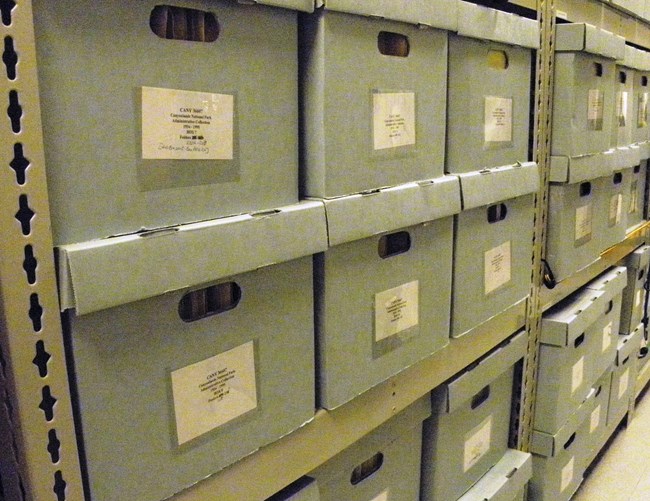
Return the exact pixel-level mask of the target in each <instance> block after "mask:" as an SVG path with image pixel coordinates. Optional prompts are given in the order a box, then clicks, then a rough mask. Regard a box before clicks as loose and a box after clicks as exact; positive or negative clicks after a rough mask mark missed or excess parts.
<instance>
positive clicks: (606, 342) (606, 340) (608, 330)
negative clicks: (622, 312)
mask: <svg viewBox="0 0 650 501" xmlns="http://www.w3.org/2000/svg"><path fill="white" fill-rule="evenodd" d="M612 329H613V322H610V323H608V324H607V325H606V326H605V327H603V348H602V350H601V351H602V353H605V352H606V351H607V348H609V347H610V346H611V345H612Z"/></svg>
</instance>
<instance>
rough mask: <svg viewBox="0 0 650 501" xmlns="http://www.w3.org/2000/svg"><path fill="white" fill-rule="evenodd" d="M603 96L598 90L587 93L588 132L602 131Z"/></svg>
mask: <svg viewBox="0 0 650 501" xmlns="http://www.w3.org/2000/svg"><path fill="white" fill-rule="evenodd" d="M604 103H605V95H604V94H603V92H602V91H601V90H599V89H591V90H590V91H589V101H588V104H587V120H588V121H589V129H590V130H603V108H604Z"/></svg>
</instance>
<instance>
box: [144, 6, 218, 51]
mask: <svg viewBox="0 0 650 501" xmlns="http://www.w3.org/2000/svg"><path fill="white" fill-rule="evenodd" d="M149 27H150V28H151V31H153V32H154V33H155V34H156V35H157V36H159V37H160V38H164V39H166V40H185V41H188V42H208V43H211V42H214V41H215V40H217V38H219V32H220V26H219V21H218V20H217V18H216V17H215V15H214V14H213V13H212V12H205V11H202V10H197V9H189V8H187V7H175V6H174V7H173V6H171V5H156V6H155V7H154V8H153V10H152V11H151V15H150V16H149Z"/></svg>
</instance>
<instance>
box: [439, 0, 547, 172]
mask: <svg viewBox="0 0 650 501" xmlns="http://www.w3.org/2000/svg"><path fill="white" fill-rule="evenodd" d="M538 45H539V25H538V23H537V22H536V21H533V20H531V19H526V18H522V17H519V16H517V15H514V14H509V13H506V12H502V11H498V10H495V9H490V8H487V7H483V6H479V5H475V4H470V3H467V2H462V1H460V2H459V3H458V34H451V35H450V36H449V80H448V85H449V92H448V103H447V109H448V112H447V150H446V155H447V157H446V164H445V171H446V172H448V173H459V172H469V171H477V170H481V169H484V168H489V167H499V166H503V165H512V164H515V163H517V162H526V161H527V160H528V157H529V155H528V138H529V131H530V126H529V125H530V124H529V117H530V105H531V94H530V79H531V64H532V63H531V61H532V53H533V49H537V47H538Z"/></svg>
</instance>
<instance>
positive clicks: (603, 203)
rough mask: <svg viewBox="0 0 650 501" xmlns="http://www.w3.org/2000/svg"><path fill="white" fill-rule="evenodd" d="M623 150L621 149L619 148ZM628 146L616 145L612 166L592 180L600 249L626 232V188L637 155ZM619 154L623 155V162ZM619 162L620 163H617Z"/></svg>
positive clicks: (616, 242)
mask: <svg viewBox="0 0 650 501" xmlns="http://www.w3.org/2000/svg"><path fill="white" fill-rule="evenodd" d="M621 150H624V151H621ZM629 153H630V150H629V148H619V149H617V150H614V151H613V155H612V159H613V160H614V163H615V164H618V165H615V167H617V168H615V169H614V171H613V172H612V173H611V174H610V175H609V176H604V177H601V178H598V179H596V180H595V181H594V185H595V188H596V193H597V196H598V200H597V202H596V205H597V209H598V210H597V217H596V221H595V225H596V226H597V231H598V233H599V234H600V236H601V238H600V245H599V246H600V251H601V252H602V251H604V250H606V249H608V248H610V247H612V246H614V245H616V244H618V243H619V242H622V241H623V240H624V239H625V234H626V232H627V214H628V210H629V203H630V199H629V196H630V189H629V186H630V184H631V182H632V174H633V170H634V169H633V165H634V164H633V163H632V162H634V158H630V157H636V165H638V164H639V162H638V149H637V150H636V153H637V155H630V154H629ZM621 157H624V161H623V159H622V158H621ZM621 164H624V166H623V165H621Z"/></svg>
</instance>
